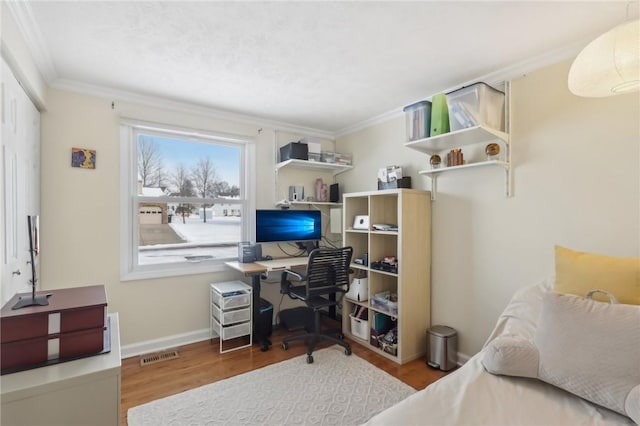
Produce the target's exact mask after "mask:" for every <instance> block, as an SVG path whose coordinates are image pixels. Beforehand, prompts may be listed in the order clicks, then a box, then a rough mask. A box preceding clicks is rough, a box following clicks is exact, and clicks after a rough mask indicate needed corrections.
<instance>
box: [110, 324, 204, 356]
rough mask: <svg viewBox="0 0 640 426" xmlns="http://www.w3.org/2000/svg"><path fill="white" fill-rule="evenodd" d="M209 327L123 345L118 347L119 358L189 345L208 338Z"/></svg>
mask: <svg viewBox="0 0 640 426" xmlns="http://www.w3.org/2000/svg"><path fill="white" fill-rule="evenodd" d="M209 336H210V334H209V329H208V328H205V329H202V330H197V331H192V332H190V333H184V334H175V335H173V336H167V337H163V338H161V339H154V340H147V341H145V342H140V343H132V344H130V345H123V346H122V347H121V349H120V353H121V355H120V356H121V358H122V359H125V358H131V357H132V356H138V355H142V354H148V353H152V352H159V351H163V350H166V349H171V348H175V347H178V346H183V345H189V344H191V343H196V342H202V341H203V340H207V339H209Z"/></svg>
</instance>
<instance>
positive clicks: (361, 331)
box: [349, 314, 369, 340]
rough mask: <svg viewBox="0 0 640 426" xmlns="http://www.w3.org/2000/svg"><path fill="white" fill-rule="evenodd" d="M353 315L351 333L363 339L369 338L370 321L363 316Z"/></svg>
mask: <svg viewBox="0 0 640 426" xmlns="http://www.w3.org/2000/svg"><path fill="white" fill-rule="evenodd" d="M349 317H351V334H353V335H354V336H355V337H357V338H359V339H362V340H369V321H368V320H363V319H361V318H356V317H354V316H353V315H351V314H349Z"/></svg>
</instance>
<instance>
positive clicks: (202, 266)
mask: <svg viewBox="0 0 640 426" xmlns="http://www.w3.org/2000/svg"><path fill="white" fill-rule="evenodd" d="M136 131H144V133H146V134H154V135H161V136H164V137H167V136H168V137H176V138H184V139H191V140H193V139H196V140H203V141H215V142H218V143H222V144H229V145H234V146H240V147H241V148H242V154H241V170H240V179H241V181H240V185H239V186H240V191H241V193H240V199H239V200H237V202H236V200H233V202H232V204H237V205H239V206H240V208H241V209H243V210H244V212H243V213H244V214H243V215H242V218H243V220H242V224H241V239H242V240H243V241H248V240H250V239H251V237H250V236H251V235H255V230H254V228H255V223H254V222H255V192H256V191H255V185H256V177H255V162H256V159H255V139H253V138H251V137H247V136H238V135H230V134H226V133H215V132H210V131H203V130H194V129H185V128H179V127H176V126H172V125H164V124H155V123H148V122H142V121H136V120H122V121H121V123H120V280H121V281H131V280H141V279H149V278H161V277H171V276H180V275H193V274H202V273H210V272H221V271H224V270H228V268H227V267H226V266H225V265H224V262H226V261H229V260H233V259H210V260H202V261H198V262H192V261H187V260H185V261H184V262H174V263H164V264H154V265H139V264H138V207H139V202H145V201H150V202H158V201H160V202H162V201H168V202H171V201H175V197H174V198H172V197H166V199H165V198H164V197H149V199H148V200H147V199H146V198H145V197H143V196H141V195H138V194H137V176H138V164H137V149H138V144H137V141H136V138H135V133H136ZM192 201H193V203H194V204H202V198H197V197H194V198H193V200H192ZM219 201H220V202H224V203H227V204H228V203H229V202H230V200H229V199H220V200H219Z"/></svg>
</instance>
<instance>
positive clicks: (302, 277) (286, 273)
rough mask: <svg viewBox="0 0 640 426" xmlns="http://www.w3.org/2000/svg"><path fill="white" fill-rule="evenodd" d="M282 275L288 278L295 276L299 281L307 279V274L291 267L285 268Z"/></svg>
mask: <svg viewBox="0 0 640 426" xmlns="http://www.w3.org/2000/svg"><path fill="white" fill-rule="evenodd" d="M282 276H283V277H285V276H286V277H287V278H288V277H289V276H293V278H295V279H296V280H298V281H306V280H307V277H306V275H304V274H301V273H299V272H295V271H292V270H291V269H285V270H284V271H282Z"/></svg>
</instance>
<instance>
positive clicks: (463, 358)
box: [458, 352, 471, 367]
mask: <svg viewBox="0 0 640 426" xmlns="http://www.w3.org/2000/svg"><path fill="white" fill-rule="evenodd" d="M470 358H471V357H470V356H469V355H467V354H463V353H462V352H458V366H459V367H461V366H463V365H464V364H466V362H467V361H469V359H470Z"/></svg>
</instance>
